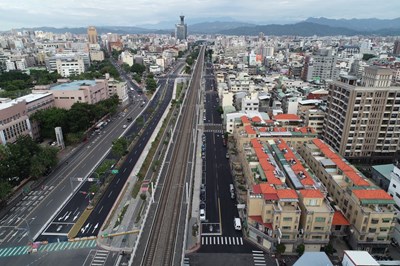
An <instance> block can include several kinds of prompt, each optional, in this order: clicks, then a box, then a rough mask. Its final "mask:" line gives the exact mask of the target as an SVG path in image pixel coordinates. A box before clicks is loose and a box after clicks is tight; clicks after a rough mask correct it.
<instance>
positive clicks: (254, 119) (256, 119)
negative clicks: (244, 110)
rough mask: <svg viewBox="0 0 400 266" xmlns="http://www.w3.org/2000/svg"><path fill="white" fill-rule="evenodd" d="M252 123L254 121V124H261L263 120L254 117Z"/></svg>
mask: <svg viewBox="0 0 400 266" xmlns="http://www.w3.org/2000/svg"><path fill="white" fill-rule="evenodd" d="M251 121H252V122H255V123H260V122H261V118H259V117H258V116H253V117H252V118H251Z"/></svg>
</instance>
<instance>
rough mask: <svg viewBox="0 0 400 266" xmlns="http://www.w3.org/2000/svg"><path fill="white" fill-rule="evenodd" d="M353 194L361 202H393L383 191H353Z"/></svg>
mask: <svg viewBox="0 0 400 266" xmlns="http://www.w3.org/2000/svg"><path fill="white" fill-rule="evenodd" d="M353 194H354V195H355V196H356V197H357V198H358V199H361V200H393V198H392V196H390V195H389V194H388V193H386V192H385V191H384V190H383V189H359V190H353Z"/></svg>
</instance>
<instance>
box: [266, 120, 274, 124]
mask: <svg viewBox="0 0 400 266" xmlns="http://www.w3.org/2000/svg"><path fill="white" fill-rule="evenodd" d="M264 122H265V123H267V124H273V123H274V120H264Z"/></svg>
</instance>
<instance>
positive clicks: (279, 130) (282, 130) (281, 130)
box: [274, 127, 287, 132]
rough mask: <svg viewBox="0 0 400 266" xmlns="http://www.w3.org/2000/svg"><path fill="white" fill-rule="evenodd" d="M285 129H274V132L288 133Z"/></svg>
mask: <svg viewBox="0 0 400 266" xmlns="http://www.w3.org/2000/svg"><path fill="white" fill-rule="evenodd" d="M286 131H287V130H286V128H285V127H274V132H286Z"/></svg>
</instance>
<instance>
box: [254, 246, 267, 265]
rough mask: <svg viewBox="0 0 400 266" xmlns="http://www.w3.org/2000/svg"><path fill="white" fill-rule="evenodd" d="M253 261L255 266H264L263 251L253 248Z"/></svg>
mask: <svg viewBox="0 0 400 266" xmlns="http://www.w3.org/2000/svg"><path fill="white" fill-rule="evenodd" d="M252 253H253V261H254V265H255V266H266V265H267V263H266V262H265V257H264V252H262V251H260V250H253V251H252Z"/></svg>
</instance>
